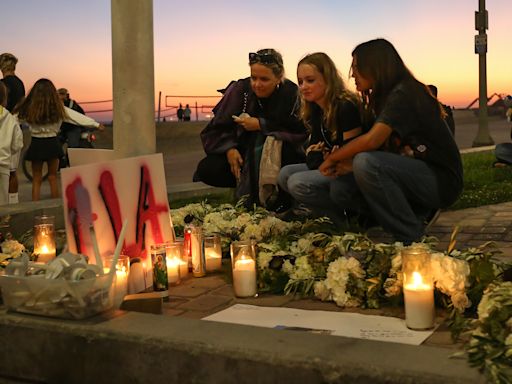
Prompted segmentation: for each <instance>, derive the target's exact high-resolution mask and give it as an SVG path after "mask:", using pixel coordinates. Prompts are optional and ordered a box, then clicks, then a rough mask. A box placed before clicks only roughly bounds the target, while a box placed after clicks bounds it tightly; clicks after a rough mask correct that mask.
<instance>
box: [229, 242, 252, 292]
mask: <svg viewBox="0 0 512 384" xmlns="http://www.w3.org/2000/svg"><path fill="white" fill-rule="evenodd" d="M231 267H232V271H233V290H234V291H235V296H237V297H254V296H256V295H257V280H256V244H255V243H254V241H234V242H232V243H231Z"/></svg>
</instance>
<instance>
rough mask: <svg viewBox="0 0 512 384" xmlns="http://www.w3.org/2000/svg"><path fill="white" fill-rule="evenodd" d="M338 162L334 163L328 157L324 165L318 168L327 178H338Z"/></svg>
mask: <svg viewBox="0 0 512 384" xmlns="http://www.w3.org/2000/svg"><path fill="white" fill-rule="evenodd" d="M336 164H337V162H336V161H333V160H332V159H330V158H329V157H327V158H326V159H325V160H324V162H323V163H322V164H320V166H319V167H318V170H319V171H320V173H321V174H322V175H324V176H327V177H334V176H336Z"/></svg>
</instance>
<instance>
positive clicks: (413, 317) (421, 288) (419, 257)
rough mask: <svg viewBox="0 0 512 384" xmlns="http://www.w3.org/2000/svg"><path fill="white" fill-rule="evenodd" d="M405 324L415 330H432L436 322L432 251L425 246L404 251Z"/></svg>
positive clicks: (411, 247)
mask: <svg viewBox="0 0 512 384" xmlns="http://www.w3.org/2000/svg"><path fill="white" fill-rule="evenodd" d="M402 272H403V278H404V280H403V283H404V285H403V290H404V303H405V324H406V325H407V327H408V328H410V329H414V330H425V329H432V328H433V327H434V320H435V306H434V284H433V278H432V272H431V269H430V250H429V249H428V247H427V246H425V245H423V244H416V245H412V246H409V247H405V248H403V249H402Z"/></svg>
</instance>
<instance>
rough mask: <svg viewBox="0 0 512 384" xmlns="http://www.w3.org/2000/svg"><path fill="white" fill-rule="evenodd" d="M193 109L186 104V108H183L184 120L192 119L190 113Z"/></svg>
mask: <svg viewBox="0 0 512 384" xmlns="http://www.w3.org/2000/svg"><path fill="white" fill-rule="evenodd" d="M191 113H192V111H191V110H190V107H189V106H188V104H187V105H185V109H184V110H183V121H190V114H191Z"/></svg>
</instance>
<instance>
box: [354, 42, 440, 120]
mask: <svg viewBox="0 0 512 384" xmlns="http://www.w3.org/2000/svg"><path fill="white" fill-rule="evenodd" d="M352 57H355V58H356V59H357V70H358V71H359V73H360V74H361V75H362V76H364V77H365V78H367V79H371V80H372V82H373V86H372V89H371V90H368V91H363V92H362V98H363V103H364V104H366V105H367V106H368V107H369V108H368V109H369V110H370V111H372V112H374V113H375V114H376V115H378V114H379V113H380V111H381V110H382V108H383V107H384V103H385V101H386V98H387V97H388V95H389V93H390V92H391V91H392V90H393V88H394V87H395V86H396V85H397V84H398V83H400V82H402V81H410V82H412V83H413V84H416V85H417V86H416V87H414V92H416V93H417V96H419V97H424V95H427V97H429V98H431V99H432V101H433V102H435V104H434V105H435V107H434V108H435V109H436V110H437V112H438V113H439V116H441V117H442V118H444V117H445V112H444V110H443V108H442V107H441V105H440V103H439V101H438V100H437V99H436V98H435V97H434V96H433V95H432V93H431V92H430V90H429V89H428V88H427V86H426V85H425V84H423V83H422V82H420V81H419V80H417V79H416V78H415V77H414V75H413V74H412V72H411V71H410V70H409V69H408V68H407V67H406V65H405V64H404V62H403V60H402V58H401V57H400V55H399V54H398V51H397V50H396V49H395V47H394V46H393V44H391V43H390V42H389V41H387V40H386V39H375V40H370V41H367V42H364V43H361V44H359V45H358V46H357V47H355V48H354V50H353V51H352Z"/></svg>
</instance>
